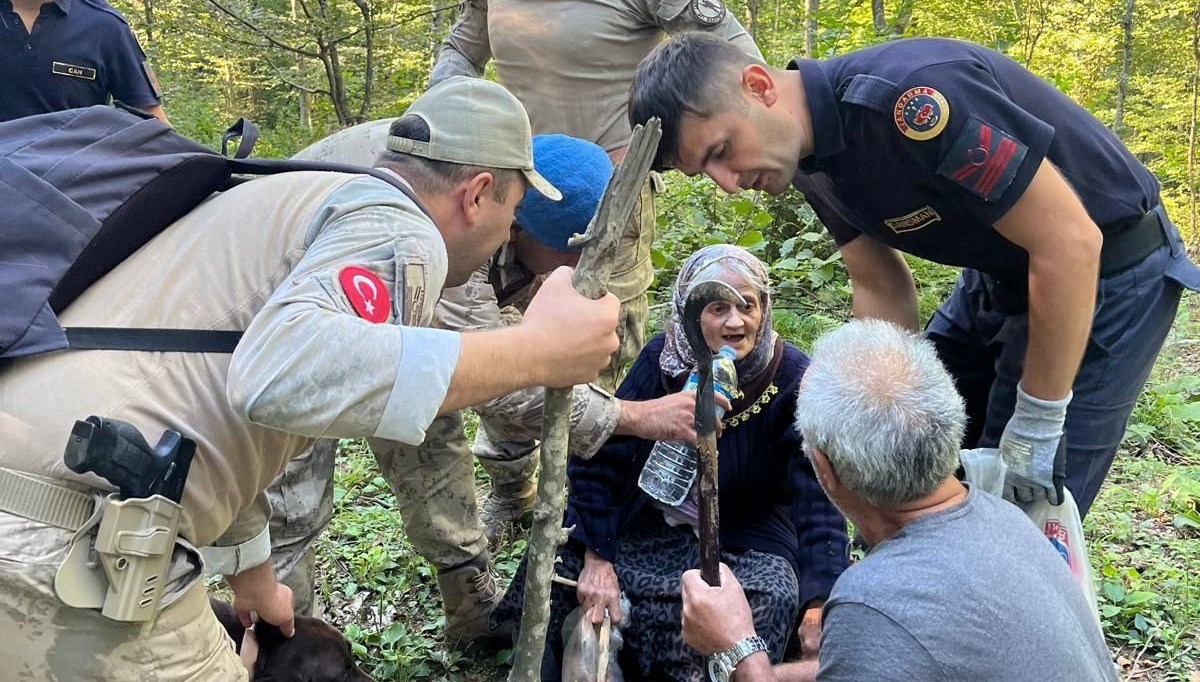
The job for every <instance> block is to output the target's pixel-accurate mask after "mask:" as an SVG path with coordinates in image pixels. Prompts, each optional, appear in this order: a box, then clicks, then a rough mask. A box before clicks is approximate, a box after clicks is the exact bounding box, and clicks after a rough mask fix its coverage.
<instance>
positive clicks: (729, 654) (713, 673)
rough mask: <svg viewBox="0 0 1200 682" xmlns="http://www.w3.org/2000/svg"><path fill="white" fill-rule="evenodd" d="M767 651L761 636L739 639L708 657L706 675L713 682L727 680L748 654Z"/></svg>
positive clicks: (727, 681)
mask: <svg viewBox="0 0 1200 682" xmlns="http://www.w3.org/2000/svg"><path fill="white" fill-rule="evenodd" d="M759 651H767V643H766V642H764V641H763V638H762V637H759V636H758V635H754V636H752V637H746V638H745V639H742V640H739V641H738V642H737V643H735V644H734V645H733V646H731V647H729V648H728V649H726V650H724V651H718V652H717V653H715V654H713V655H712V656H709V657H708V676H709V677H710V678H712V679H713V681H714V682H729V678H731V677H733V671H734V670H735V669H736V668H737V665H738V663H741V662H742V659H744V658H746V657H747V656H749V655H750V654H754V653H758V652H759Z"/></svg>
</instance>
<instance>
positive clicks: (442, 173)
mask: <svg viewBox="0 0 1200 682" xmlns="http://www.w3.org/2000/svg"><path fill="white" fill-rule="evenodd" d="M388 135H389V136H395V137H404V138H408V139H410V140H416V141H417V142H428V141H429V137H430V132H429V124H428V123H426V122H425V119H423V118H421V117H420V116H417V115H415V114H409V115H407V116H401V117H400V118H398V119H396V120H395V121H392V125H391V126H389V127H388ZM375 165H376V166H378V167H382V168H389V169H391V170H394V171H396V172H397V173H399V174H400V175H401V176H403V177H404V179H405V180H407V181H408V182H409V184H411V185H412V186H413V189H415V190H417V192H418V193H431V194H437V193H440V192H445V191H448V190H450V189H452V188H454V187H456V186H457V185H458V184H459V183H461V182H463V181H464V180H468V179H470V178H473V177H475V176H476V175H479V174H480V173H491V174H492V178H493V179H494V182H493V183H492V198H493V199H495V200H496V201H499V202H503V201H504V199H505V198H506V197H507V196H508V192H509V188H511V187H512V184H513V183H514V182H524V180H525V176H524V175H523V174H522V173H521V171H519V170H514V169H511V168H486V167H484V166H472V165H469V164H463V163H452V162H450V161H435V160H433V159H427V158H425V157H423V156H417V155H415V154H401V153H400V152H394V151H392V150H390V149H386V150H384V151H383V153H382V154H380V155H379V158H377V159H376V160H375Z"/></svg>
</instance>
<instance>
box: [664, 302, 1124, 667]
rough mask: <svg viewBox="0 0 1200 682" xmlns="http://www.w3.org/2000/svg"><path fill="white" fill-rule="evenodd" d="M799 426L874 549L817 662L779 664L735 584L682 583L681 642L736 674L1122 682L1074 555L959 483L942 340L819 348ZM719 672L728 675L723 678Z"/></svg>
mask: <svg viewBox="0 0 1200 682" xmlns="http://www.w3.org/2000/svg"><path fill="white" fill-rule="evenodd" d="M796 422H797V427H798V428H799V429H800V432H801V433H802V434H803V436H804V443H805V445H804V449H805V453H806V454H807V455H808V457H809V458H810V459H811V460H812V463H813V468H814V469H815V470H816V472H817V477H818V479H819V480H820V481H821V486H822V487H823V488H824V489H825V492H826V493H827V494H828V495H829V499H830V500H832V501H833V503H834V504H835V505H837V506H838V508H839V509H840V510H841V511H842V512H843V513H844V514H845V515H846V517H847V518H849V519H851V520H852V521H854V524H855V527H857V528H858V529H859V532H860V533H861V534H862V536H863V538H864V539H865V540H866V541H867V543H868V544H869V545H870V546H871V550H870V552H869V553H868V554H867V556H866V558H864V559H863V560H862V561H860V562H858V563H857V564H855V565H853V566H851V567H850V568H849V569H848V570H847V571H846V572H845V573H843V574H842V576H841V578H839V579H838V581H837V583H836V584H834V586H833V593H832V594H831V595H830V597H829V601H828V602H826V604H825V609H824V622H825V626H824V632H823V633H822V637H821V656H820V662H819V669H818V668H817V665H818V664H817V663H816V662H804V663H794V664H784V665H781V666H777V667H776V668H774V669H772V668H771V664H770V662H769V661H768V659H767V657H766V656H765V655H763V654H761V653H751V654H749V655H740V653H741V652H742V651H754V648H753V647H752V646H750V645H748V644H743V641H745V640H749V641H750V642H753V639H752V638H753V635H754V626H753V620H752V619H751V617H750V610H749V607H748V606H747V605H746V601H745V597H744V596H743V595H742V590H741V586H739V585H738V583H737V581H736V579H734V578H733V576H732V574H731V573H729V572H728V570H723V571H722V575H721V583H722V586H721V587H709V586H708V585H707V584H705V583H704V581H703V580H701V579H700V576H699V573H698V572H697V571H689V572H688V573H686V574H684V577H683V600H684V607H683V637H684V639H685V640H686V641H687V642H688V643H689V644H690V645H691V646H693V647H695V648H696V649H697V650H699V651H701V652H702V653H705V654H709V655H713V654H716V656H714V658H715V659H716V663H715V664H714V666H713V667H714V669H717V670H718V672H721V670H724V671H736V676H735V679H736V680H737V681H738V682H758V681H764V680H804V679H812V677H813V675H814V674H815V675H816V677H817V679H820V680H935V679H944V680H1014V681H1015V680H1029V679H1047V680H1116V679H1117V678H1116V672H1115V669H1114V668H1113V665H1112V662H1111V660H1110V658H1109V653H1108V650H1107V649H1106V648H1105V646H1104V638H1103V637H1102V636H1101V633H1100V629H1099V627H1098V626H1097V624H1096V621H1095V619H1094V618H1093V616H1092V613H1091V611H1090V609H1089V607H1088V605H1087V603H1086V601H1085V600H1084V596H1083V593H1082V592H1080V590H1079V588H1078V587H1077V586H1076V584H1075V582H1074V581H1073V579H1072V578H1071V575H1070V572H1069V571H1068V569H1067V567H1066V564H1065V563H1064V562H1063V561H1062V559H1061V557H1059V556H1058V554H1057V553H1056V552H1055V551H1054V549H1053V548H1052V547H1051V546H1050V545H1049V543H1047V542H1046V539H1045V538H1044V537H1043V536H1042V535H1041V533H1039V532H1038V529H1037V528H1036V527H1034V525H1033V524H1031V523H1030V522H1029V519H1028V518H1027V517H1026V516H1025V515H1024V514H1023V513H1021V511H1020V509H1018V508H1016V507H1015V506H1013V505H1011V504H1008V503H1006V502H1004V501H1003V500H1001V499H999V498H996V497H993V496H991V495H988V494H987V493H983V492H979V491H976V490H971V489H968V488H967V487H965V486H964V485H963V484H962V483H960V482H959V481H958V480H957V479H956V478H955V476H954V472H955V470H956V469H957V467H958V462H959V447H960V444H961V441H962V437H963V430H964V426H965V422H966V414H965V411H964V408H963V402H962V399H961V398H960V397H959V395H958V393H957V392H956V391H955V389H954V382H953V380H951V378H950V375H949V374H948V373H947V372H946V370H945V368H944V367H943V366H942V365H941V363H940V362H939V361H938V359H937V354H936V352H935V350H934V348H933V345H932V344H931V343H929V342H928V341H925V340H923V339H921V338H920V337H918V336H917V335H915V334H912V333H909V332H906V331H903V330H901V329H900V328H898V327H895V326H893V325H891V324H888V323H886V322H881V321H878V320H864V321H856V322H851V323H849V324H847V325H845V326H843V327H842V328H840V329H838V330H836V331H833V332H830V333H829V334H826V335H825V336H823V337H822V338H821V339H820V340H818V341H817V344H816V347H815V350H814V352H813V358H812V364H811V365H810V366H809V368H808V371H807V372H806V373H805V376H804V381H803V383H801V385H800V396H799V399H798V401H797V403H796ZM723 677H724V679H725V680H728V679H729V675H728V674H725V675H724V676H723Z"/></svg>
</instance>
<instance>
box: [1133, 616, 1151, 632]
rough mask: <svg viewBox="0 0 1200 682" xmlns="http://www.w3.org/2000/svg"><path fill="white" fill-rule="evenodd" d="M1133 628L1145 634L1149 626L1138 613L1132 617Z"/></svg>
mask: <svg viewBox="0 0 1200 682" xmlns="http://www.w3.org/2000/svg"><path fill="white" fill-rule="evenodd" d="M1133 627H1135V628H1137V629H1139V630H1141V631H1142V632H1146V631H1147V630H1149V629H1150V624H1149V623H1147V622H1146V619H1145V618H1143V617H1142V614H1140V613H1139V614H1137V615H1136V616H1134V617H1133Z"/></svg>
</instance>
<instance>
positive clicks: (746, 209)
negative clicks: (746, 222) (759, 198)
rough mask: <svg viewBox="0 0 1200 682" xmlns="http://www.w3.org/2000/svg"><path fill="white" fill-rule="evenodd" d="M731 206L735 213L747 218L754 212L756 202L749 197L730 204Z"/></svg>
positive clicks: (737, 199) (740, 198)
mask: <svg viewBox="0 0 1200 682" xmlns="http://www.w3.org/2000/svg"><path fill="white" fill-rule="evenodd" d="M729 206H730V207H731V208H733V212H734V213H736V214H738V215H739V216H741V217H743V218H745V217H747V216H749V215H750V214H751V213H753V212H754V201H753V200H752V199H750V198H749V197H745V196H741V197H737V198H736V199H733V200H732V201H730V202H729Z"/></svg>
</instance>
